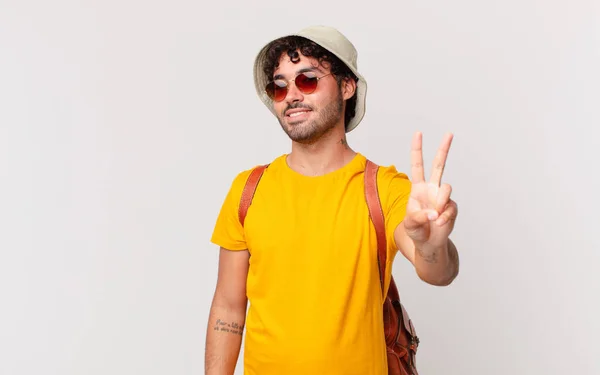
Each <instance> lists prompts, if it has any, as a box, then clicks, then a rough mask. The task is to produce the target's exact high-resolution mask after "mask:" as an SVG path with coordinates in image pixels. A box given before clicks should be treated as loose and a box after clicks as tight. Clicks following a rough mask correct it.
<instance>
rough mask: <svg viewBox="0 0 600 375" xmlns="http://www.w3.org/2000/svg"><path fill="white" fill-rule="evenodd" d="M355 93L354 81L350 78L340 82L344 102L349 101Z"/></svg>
mask: <svg viewBox="0 0 600 375" xmlns="http://www.w3.org/2000/svg"><path fill="white" fill-rule="evenodd" d="M355 92H356V81H355V80H353V79H352V78H344V80H343V81H342V97H343V98H344V100H348V99H350V98H351V97H352V96H354V93H355Z"/></svg>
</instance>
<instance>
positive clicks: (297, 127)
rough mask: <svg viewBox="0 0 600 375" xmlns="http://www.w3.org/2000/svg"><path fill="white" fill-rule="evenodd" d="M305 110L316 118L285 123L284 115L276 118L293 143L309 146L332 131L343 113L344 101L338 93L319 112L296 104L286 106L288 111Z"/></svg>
mask: <svg viewBox="0 0 600 375" xmlns="http://www.w3.org/2000/svg"><path fill="white" fill-rule="evenodd" d="M294 108H307V109H310V110H311V112H309V113H310V114H311V116H315V115H316V118H313V119H310V120H300V121H293V120H292V121H288V122H286V121H285V115H284V114H282V116H281V117H279V116H278V118H277V119H278V120H279V124H280V125H281V128H282V129H283V131H284V132H285V133H286V134H287V136H288V137H289V138H290V139H291V140H292V141H294V142H298V143H304V144H311V143H314V142H315V141H317V140H318V139H319V138H321V137H322V136H323V135H324V134H326V133H327V132H329V131H330V130H331V129H333V128H334V127H335V126H336V125H337V124H338V122H339V120H340V118H341V117H342V115H343V111H344V99H343V98H342V94H341V93H338V95H337V97H336V98H335V99H334V100H332V101H331V102H330V103H329V104H327V105H326V106H325V107H324V108H322V109H320V110H315V109H314V108H311V107H309V106H307V105H304V104H301V103H297V104H292V105H290V106H288V107H287V108H286V109H285V110H284V111H283V113H285V111H287V110H288V109H294Z"/></svg>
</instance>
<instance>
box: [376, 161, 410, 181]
mask: <svg viewBox="0 0 600 375" xmlns="http://www.w3.org/2000/svg"><path fill="white" fill-rule="evenodd" d="M365 160H366V161H371V162H372V163H374V164H375V165H377V167H378V170H377V183H378V186H380V187H386V186H389V185H390V184H392V183H395V184H406V185H408V186H410V180H409V178H408V175H407V174H406V173H405V172H401V171H398V169H397V168H396V166H395V165H393V164H389V165H386V164H380V163H378V162H377V161H376V160H373V159H369V158H365Z"/></svg>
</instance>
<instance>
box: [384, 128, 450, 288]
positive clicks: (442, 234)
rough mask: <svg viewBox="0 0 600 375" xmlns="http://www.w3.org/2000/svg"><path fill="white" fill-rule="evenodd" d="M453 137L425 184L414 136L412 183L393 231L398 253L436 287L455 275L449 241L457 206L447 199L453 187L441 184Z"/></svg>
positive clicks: (419, 138) (419, 144)
mask: <svg viewBox="0 0 600 375" xmlns="http://www.w3.org/2000/svg"><path fill="white" fill-rule="evenodd" d="M452 138H453V136H452V134H448V135H446V136H445V137H444V140H443V141H442V145H441V146H440V148H439V149H438V152H437V154H436V156H435V158H434V161H433V170H432V172H431V177H430V179H429V181H426V180H425V172H424V169H423V152H422V135H421V133H416V134H415V136H414V138H413V141H412V146H411V168H412V176H413V182H412V188H411V193H410V196H409V198H408V202H407V205H406V216H405V217H404V220H403V221H402V222H401V223H400V224H399V225H398V226H397V227H396V229H395V230H394V240H395V241H396V246H397V247H398V250H399V251H400V252H402V253H403V254H404V256H405V257H407V258H408V259H409V260H410V261H411V262H412V264H413V265H414V266H415V269H416V271H417V274H418V275H419V277H420V278H421V279H422V280H423V281H425V282H427V283H429V284H432V285H438V286H444V285H449V284H450V283H451V282H452V281H453V280H454V279H455V278H456V276H457V274H458V252H457V251H456V246H454V243H453V242H452V241H451V240H450V238H449V236H450V233H451V232H452V230H453V229H454V224H455V222H456V217H457V215H458V207H457V204H456V202H454V201H453V200H452V199H450V195H451V193H452V187H451V186H450V185H448V184H443V183H442V182H441V180H442V174H443V171H444V167H445V165H446V158H447V156H448V151H449V150H450V144H451V142H452Z"/></svg>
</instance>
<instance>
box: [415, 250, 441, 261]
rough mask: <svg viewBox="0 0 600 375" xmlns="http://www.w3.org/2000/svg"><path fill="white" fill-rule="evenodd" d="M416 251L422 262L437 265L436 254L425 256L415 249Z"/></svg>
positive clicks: (421, 251)
mask: <svg viewBox="0 0 600 375" xmlns="http://www.w3.org/2000/svg"><path fill="white" fill-rule="evenodd" d="M417 251H418V252H419V255H421V257H422V258H423V260H424V261H426V262H427V263H437V262H438V254H437V253H431V254H426V253H425V252H424V251H423V250H421V249H419V248H417Z"/></svg>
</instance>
